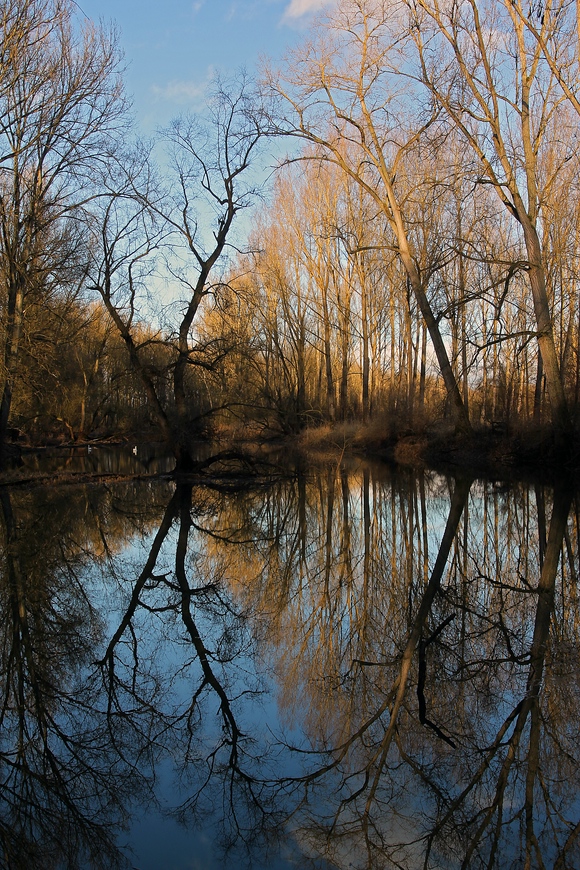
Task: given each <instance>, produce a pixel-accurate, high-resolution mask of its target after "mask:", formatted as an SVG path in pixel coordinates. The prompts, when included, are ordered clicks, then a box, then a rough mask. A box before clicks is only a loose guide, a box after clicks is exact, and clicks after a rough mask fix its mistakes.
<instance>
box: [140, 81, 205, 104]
mask: <svg viewBox="0 0 580 870" xmlns="http://www.w3.org/2000/svg"><path fill="white" fill-rule="evenodd" d="M206 89H207V79H206V80H205V81H203V82H192V81H180V80H179V79H173V80H172V81H170V82H167V84H165V85H152V86H151V92H152V94H153V96H154V97H155V99H156V100H157V101H164V102H169V103H179V104H183V103H195V102H197V101H198V100H199V99H201V98H202V97H203V96H204V94H205V92H206Z"/></svg>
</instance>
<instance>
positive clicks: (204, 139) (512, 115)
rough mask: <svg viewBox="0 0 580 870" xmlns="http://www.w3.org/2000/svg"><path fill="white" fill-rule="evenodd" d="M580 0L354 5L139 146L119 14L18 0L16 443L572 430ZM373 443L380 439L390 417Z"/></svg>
mask: <svg viewBox="0 0 580 870" xmlns="http://www.w3.org/2000/svg"><path fill="white" fill-rule="evenodd" d="M578 22H579V19H578V15H577V9H576V4H573V3H569V2H568V0H554V2H552V0H546V2H538V3H536V2H533V3H531V4H528V3H527V2H525V3H524V2H522V0H482V2H477V3H476V2H475V0H457V2H455V0H453V2H451V0H449V2H448V0H441V2H439V0H395V2H389V3H386V2H381V0H345V2H340V3H339V4H338V6H337V7H336V8H335V9H334V10H333V11H332V13H331V14H330V15H329V16H327V17H326V18H324V19H323V20H321V21H320V24H319V26H318V27H317V28H316V29H315V30H314V31H313V32H312V34H311V37H310V40H309V41H308V42H304V43H303V44H302V45H301V46H300V47H299V48H298V49H296V50H295V52H294V53H293V55H292V56H290V57H288V58H287V59H286V60H285V61H284V63H283V64H282V65H281V66H280V67H279V68H274V67H268V66H267V65H265V66H264V67H263V69H262V70H261V72H260V74H259V75H258V76H257V77H256V78H255V79H250V78H249V77H247V76H245V75H243V74H240V76H238V77H237V79H236V80H234V81H222V80H217V79H216V81H215V82H214V84H213V89H212V92H211V93H210V94H208V99H207V105H206V108H205V110H204V111H203V112H201V113H198V114H197V115H191V116H184V117H181V118H178V119H176V120H175V121H174V123H173V124H172V125H171V126H170V128H169V129H166V130H163V131H160V132H159V135H158V137H157V138H156V140H155V141H153V142H151V141H150V142H147V143H145V142H142V141H140V139H139V132H138V129H137V128H136V127H135V125H134V123H133V122H132V120H131V112H130V105H129V101H128V99H127V97H126V95H125V93H124V89H123V61H122V56H121V53H120V51H119V47H118V40H117V36H116V34H115V32H114V31H112V30H111V31H106V30H104V29H102V28H101V27H99V26H96V25H93V24H90V23H87V21H86V19H82V18H80V17H79V15H78V10H77V7H76V6H75V4H74V3H72V2H70V0H5V2H2V4H1V6H0V41H1V52H2V54H1V60H0V106H1V111H0V170H1V173H0V316H1V325H2V336H1V342H0V346H1V352H0V389H1V402H0V444H1V445H2V449H3V459H4V461H5V460H6V454H7V453H9V452H10V450H12V449H14V447H13V445H14V443H17V444H18V443H20V444H22V443H30V444H39V443H41V444H42V443H55V442H61V443H62V442H65V441H84V440H87V439H89V438H91V439H95V438H110V437H119V436H122V435H128V434H132V435H133V437H134V436H135V433H137V434H139V435H140V436H141V437H150V438H157V439H159V440H163V441H165V442H166V443H167V444H168V446H169V447H170V449H171V450H172V451H173V452H174V454H175V456H176V457H177V459H178V462H180V463H181V464H182V466H183V467H187V465H188V463H189V462H190V457H191V451H190V444H191V439H192V438H193V437H195V436H199V435H201V434H207V433H211V432H216V431H222V432H223V431H231V430H240V429H242V430H244V431H246V432H252V433H256V434H258V433H260V432H267V433H271V434H274V433H280V434H296V433H299V432H302V431H303V430H305V429H308V428H312V427H316V426H328V425H331V426H332V425H338V424H342V423H345V424H348V425H351V424H352V425H353V426H361V425H364V426H367V427H370V428H372V430H373V431H374V432H375V435H376V433H379V436H380V435H381V433H382V435H383V436H384V437H387V435H388V434H389V433H390V432H392V431H393V430H396V431H398V432H399V433H401V432H423V431H426V430H428V429H429V427H434V426H436V425H439V426H441V425H445V426H447V427H449V430H450V431H453V430H454V431H455V432H457V433H461V434H462V436H464V437H465V436H467V437H470V436H472V435H473V434H474V433H475V436H476V437H477V436H478V433H481V432H495V433H498V432H501V433H502V434H504V435H505V434H506V433H512V432H515V431H517V432H518V433H520V437H521V434H522V433H523V435H524V437H528V438H531V437H532V434H533V435H534V437H536V436H537V437H540V436H539V435H538V433H540V435H541V438H543V439H548V440H549V441H550V443H552V444H554V445H555V446H556V449H557V450H558V451H560V450H563V451H565V452H566V451H568V450H569V448H570V445H573V442H574V433H575V429H576V425H577V418H578V408H579V404H580V359H579V355H578V351H579V329H580V305H579V298H578V297H579V290H580V284H579V274H578V272H579V265H580V262H579V252H580V233H579V228H578V211H579V198H578V184H579V182H578V177H579V173H578V165H579V157H580V153H579V142H578V131H579V128H580V25H579V23H578ZM377 437H378V436H377Z"/></svg>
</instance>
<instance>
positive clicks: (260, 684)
mask: <svg viewBox="0 0 580 870" xmlns="http://www.w3.org/2000/svg"><path fill="white" fill-rule="evenodd" d="M208 484H209V485H208ZM163 499H165V502H163ZM163 505H165V506H163ZM1 507H2V517H3V524H2V530H3V531H2V533H3V535H4V541H3V544H4V546H3V557H2V577H1V595H2V599H3V601H2V604H3V613H4V622H3V637H2V699H3V700H2V708H1V714H0V715H1V716H2V720H1V734H2V743H1V752H2V754H1V759H2V772H1V775H2V786H3V787H2V798H1V800H2V812H1V817H0V826H1V829H0V831H1V836H2V848H3V853H4V864H5V865H6V866H7V867H20V866H22V867H38V868H44V867H47V868H48V867H58V866H70V867H82V866H106V867H112V866H114V863H115V862H117V863H121V861H122V855H121V854H120V853H119V852H118V850H117V849H116V846H115V843H116V842H118V836H117V835H118V830H119V828H120V827H121V826H122V825H123V824H124V823H126V822H127V820H128V818H129V817H130V814H131V813H132V812H134V811H135V808H136V807H137V806H143V805H146V804H147V802H148V801H153V800H154V799H155V775H156V770H157V767H158V765H159V764H160V763H164V760H165V759H168V758H171V759H172V760H173V764H174V766H175V771H176V780H175V784H174V786H173V789H174V790H173V793H172V797H173V798H174V805H173V808H172V810H171V812H172V813H173V815H174V816H175V817H176V818H178V819H179V820H180V821H181V822H183V823H184V824H185V825H187V826H189V827H190V828H191V830H192V831H193V829H194V828H195V827H196V826H199V825H200V824H205V825H210V824H211V826H212V827H211V830H212V832H213V833H212V836H214V837H215V840H216V842H217V840H218V839H219V840H220V843H221V847H222V848H223V849H225V850H226V852H225V854H226V856H228V855H229V856H230V857H229V859H228V858H227V857H226V859H225V862H226V865H228V861H229V862H231V864H230V866H237V863H236V862H237V861H238V860H239V855H237V857H236V859H235V861H234V858H233V857H232V855H233V853H232V852H231V851H229V852H228V849H234V848H235V847H236V846H239V845H240V843H241V844H244V845H245V848H246V857H248V859H249V861H250V862H251V864H252V866H259V864H260V861H262V862H265V866H268V863H269V862H270V861H273V860H274V859H273V858H272V857H271V855H272V853H271V852H269V851H268V850H269V848H270V847H272V848H274V847H276V846H277V847H280V848H281V851H282V853H283V854H289V857H288V858H287V861H286V863H284V861H281V863H280V865H279V866H295V862H296V861H297V860H299V861H300V865H301V866H307V865H308V864H309V863H311V864H312V866H316V867H323V866H328V867H338V868H342V867H348V866H353V867H361V868H363V867H364V868H390V867H401V868H409V870H414V868H416V867H425V868H439V867H469V868H471V867H496V866H497V867H499V866H502V867H503V866H506V867H511V866H513V867H530V868H531V867H559V868H564V867H575V866H579V864H580V852H579V846H578V834H579V832H580V805H579V802H578V799H577V793H578V785H579V783H578V778H579V776H578V773H577V770H578V760H579V759H578V754H579V751H580V750H579V749H578V746H577V744H578V739H577V738H578V724H577V723H578V714H579V712H580V711H579V709H578V706H579V692H578V678H579V677H578V669H577V658H578V631H579V625H580V621H579V615H580V614H579V606H578V605H579V601H578V589H577V573H578V546H577V544H578V541H577V535H578V505H577V500H575V499H574V498H573V493H572V491H571V489H570V487H569V486H567V485H564V484H558V485H557V486H556V487H555V488H554V489H553V490H548V489H545V488H543V487H540V486H538V487H536V488H535V489H533V488H530V487H527V486H523V485H514V486H513V487H505V488H501V487H498V486H496V485H493V484H490V483H485V484H484V483H481V482H475V483H474V482H472V481H470V480H461V479H458V480H456V481H452V480H446V479H444V478H442V477H440V476H437V475H435V474H429V473H423V472H416V473H411V472H409V473H402V472H399V473H395V472H392V473H390V472H389V473H387V472H386V471H385V470H383V471H382V472H381V473H380V474H379V473H374V472H373V474H371V472H370V471H369V469H368V468H366V467H361V468H360V469H359V468H357V467H354V468H348V467H347V466H343V467H341V468H338V469H336V468H334V467H329V468H325V469H322V470H321V471H314V470H311V471H310V472H309V473H308V474H307V475H306V474H304V473H298V472H296V473H295V474H293V475H291V476H287V477H286V478H279V479H277V480H271V481H270V482H269V485H268V486H263V485H257V482H256V483H255V484H254V485H251V484H249V483H248V481H247V480H245V481H243V483H242V482H240V481H238V484H237V485H232V484H231V481H230V482H229V483H226V481H225V479H219V478H217V477H215V476H214V477H213V478H212V480H211V481H207V482H206V483H205V484H203V485H202V483H201V482H196V483H195V485H194V483H193V482H192V481H190V482H184V481H182V482H180V483H178V484H177V485H175V486H173V485H172V484H170V483H169V482H165V483H163V482H159V481H158V482H157V483H153V482H142V483H138V482H133V483H125V484H123V485H122V486H121V485H119V486H118V487H114V488H110V489H107V490H105V489H103V488H97V487H95V488H92V489H82V490H81V489H74V490H71V489H70V488H69V489H68V490H64V491H63V490H54V491H53V492H50V493H49V492H48V491H47V490H46V489H44V490H40V489H39V490H37V491H35V490H30V491H29V492H26V493H22V492H10V491H9V490H8V489H5V490H3V492H2V498H1ZM97 575H99V576H101V578H102V579H100V580H98V578H97ZM105 591H106V594H107V596H108V597H107V599H106V600H105V599H104V593H105ZM269 693H273V695H274V698H275V703H274V701H273V700H272V699H271V698H270V694H269ZM216 825H217V827H216ZM218 829H219V833H218ZM191 836H192V842H194V840H193V838H194V836H195V835H194V834H193V833H192V834H191ZM135 846H136V848H137V851H138V844H135ZM286 849H289V850H290V852H288V853H286V852H285V850H286ZM188 851H189V850H188ZM236 854H237V853H236ZM187 860H188V859H187V856H184V857H183V867H186V866H187V863H186V861H187ZM138 866H141V865H138Z"/></svg>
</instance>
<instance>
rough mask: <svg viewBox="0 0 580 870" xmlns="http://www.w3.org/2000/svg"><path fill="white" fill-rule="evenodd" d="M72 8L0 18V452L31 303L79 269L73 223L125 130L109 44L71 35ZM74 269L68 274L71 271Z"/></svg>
mask: <svg viewBox="0 0 580 870" xmlns="http://www.w3.org/2000/svg"><path fill="white" fill-rule="evenodd" d="M75 11H76V4H74V3H73V2H72V0H10V2H8V3H4V4H2V9H1V11H0V52H1V61H2V63H1V65H0V292H1V294H2V322H3V337H2V351H1V357H0V368H1V374H2V378H3V387H2V398H1V400H0V450H1V449H2V446H3V445H4V443H5V440H6V431H7V427H8V421H9V417H10V410H11V405H12V397H13V392H14V387H15V383H16V378H17V369H18V359H19V351H20V341H21V336H22V329H23V323H24V319H25V312H26V300H27V298H28V297H29V296H30V294H33V293H34V294H46V295H50V294H52V293H55V292H58V289H59V282H60V281H61V280H62V273H63V270H64V269H65V268H66V269H70V268H71V267H76V268H80V263H79V259H78V256H77V255H78V237H77V236H76V235H75V230H74V229H73V226H74V225H71V218H72V214H73V212H74V210H75V208H76V207H77V206H78V205H79V203H80V202H82V201H84V200H86V198H87V196H89V195H90V189H91V182H90V178H91V172H92V171H94V168H95V166H96V165H98V164H99V163H100V162H101V161H102V160H103V159H106V157H107V154H108V153H110V151H111V150H112V149H111V139H112V137H113V136H114V134H115V133H116V132H117V131H118V129H119V127H120V125H122V124H123V123H124V120H125V108H126V107H125V102H124V99H123V94H122V88H121V83H120V79H119V63H120V55H119V52H118V50H117V47H116V42H115V34H114V33H107V32H105V31H103V30H101V29H98V28H95V27H94V26H92V25H88V24H86V25H85V24H83V25H82V26H81V25H78V24H77V22H76V21H75V18H74V12H75ZM75 264H76V266H75Z"/></svg>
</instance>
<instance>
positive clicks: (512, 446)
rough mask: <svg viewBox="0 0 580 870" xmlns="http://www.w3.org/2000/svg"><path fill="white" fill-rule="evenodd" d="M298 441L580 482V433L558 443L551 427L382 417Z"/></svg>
mask: <svg viewBox="0 0 580 870" xmlns="http://www.w3.org/2000/svg"><path fill="white" fill-rule="evenodd" d="M294 443H295V447H296V449H297V450H299V451H300V452H308V453H315V454H319V455H324V454H332V455H334V456H335V455H337V454H340V453H341V452H349V453H356V454H359V455H364V456H365V457H367V458H369V459H371V458H375V459H382V460H384V461H387V462H392V463H396V464H398V465H403V466H412V467H422V468H424V467H429V468H433V469H436V470H440V471H447V472H450V473H454V474H456V473H457V472H459V471H461V470H462V469H463V470H466V471H469V472H470V473H473V474H476V475H477V476H482V477H490V478H509V479H513V478H534V479H543V480H549V479H553V478H556V477H561V476H562V475H563V474H564V475H567V476H572V477H574V478H578V481H579V482H580V439H579V438H575V439H574V440H573V441H572V442H570V443H569V444H568V445H566V449H564V450H562V449H559V448H557V447H556V445H555V443H554V437H553V433H552V431H551V429H549V428H548V427H539V426H538V427H531V426H527V427H521V428H517V429H516V428H513V429H507V428H505V427H499V426H491V425H488V426H480V427H478V428H475V429H474V432H473V434H472V435H465V434H462V433H457V432H455V431H454V429H453V427H452V426H451V425H449V424H447V423H445V422H439V423H437V424H434V425H432V426H430V427H425V428H423V429H421V430H418V431H411V430H409V429H403V430H398V429H397V428H396V426H390V427H387V426H381V425H380V424H379V423H377V422H375V423H372V424H370V425H367V426H365V425H363V424H353V423H345V424H339V425H336V426H334V427H331V426H322V427H319V428H316V429H308V430H305V431H304V432H303V433H301V434H300V435H298V436H296V438H295V439H294Z"/></svg>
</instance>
